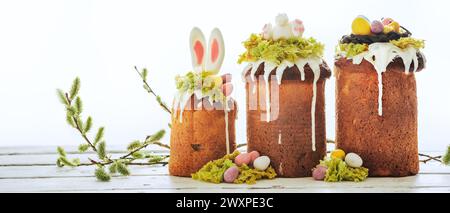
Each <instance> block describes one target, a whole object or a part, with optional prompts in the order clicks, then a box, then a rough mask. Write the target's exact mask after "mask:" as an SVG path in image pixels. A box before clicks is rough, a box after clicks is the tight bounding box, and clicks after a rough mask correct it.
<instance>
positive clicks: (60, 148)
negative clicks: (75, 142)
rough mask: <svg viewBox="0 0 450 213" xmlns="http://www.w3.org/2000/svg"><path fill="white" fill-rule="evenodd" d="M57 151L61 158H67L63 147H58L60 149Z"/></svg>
mask: <svg viewBox="0 0 450 213" xmlns="http://www.w3.org/2000/svg"><path fill="white" fill-rule="evenodd" d="M56 151H57V152H58V154H59V156H61V157H66V156H67V153H66V151H65V150H64V148H62V147H60V146H58V147H57V148H56Z"/></svg>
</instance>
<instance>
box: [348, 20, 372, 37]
mask: <svg viewBox="0 0 450 213" xmlns="http://www.w3.org/2000/svg"><path fill="white" fill-rule="evenodd" d="M352 33H353V34H355V35H370V34H371V30H370V21H369V19H367V18H366V17H364V16H358V17H356V18H355V19H354V20H353V22H352Z"/></svg>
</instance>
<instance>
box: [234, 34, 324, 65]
mask: <svg viewBox="0 0 450 213" xmlns="http://www.w3.org/2000/svg"><path fill="white" fill-rule="evenodd" d="M243 43H244V47H245V49H246V51H245V52H244V53H243V54H241V55H240V56H239V60H238V63H239V64H241V63H242V62H255V61H258V60H265V61H270V62H273V63H275V64H277V65H279V64H280V63H281V62H282V61H283V60H287V61H290V62H293V63H295V61H296V60H297V59H299V58H308V57H322V56H323V50H324V45H323V44H322V43H319V42H317V41H316V40H315V39H314V38H308V39H307V38H301V37H296V38H289V39H280V40H277V41H274V40H266V39H264V38H262V37H261V35H258V34H252V35H251V36H250V38H249V39H248V40H247V41H245V42H243Z"/></svg>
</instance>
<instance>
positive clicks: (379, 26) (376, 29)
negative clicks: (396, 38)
mask: <svg viewBox="0 0 450 213" xmlns="http://www.w3.org/2000/svg"><path fill="white" fill-rule="evenodd" d="M383 29H384V26H383V23H381V22H380V21H373V22H372V24H371V25H370V30H371V31H372V33H374V34H379V33H382V32H383Z"/></svg>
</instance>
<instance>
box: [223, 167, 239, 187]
mask: <svg viewBox="0 0 450 213" xmlns="http://www.w3.org/2000/svg"><path fill="white" fill-rule="evenodd" d="M238 176H239V169H238V168H237V167H236V166H232V167H230V168H228V169H227V170H226V171H225V173H224V174H223V180H224V181H225V182H227V183H233V182H234V180H236V178H237V177H238Z"/></svg>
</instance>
